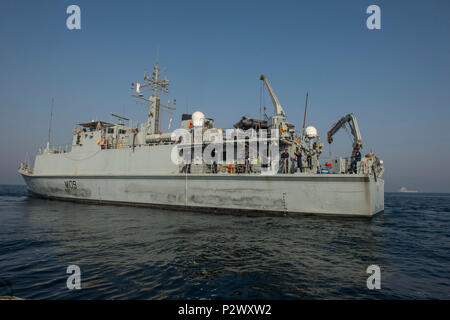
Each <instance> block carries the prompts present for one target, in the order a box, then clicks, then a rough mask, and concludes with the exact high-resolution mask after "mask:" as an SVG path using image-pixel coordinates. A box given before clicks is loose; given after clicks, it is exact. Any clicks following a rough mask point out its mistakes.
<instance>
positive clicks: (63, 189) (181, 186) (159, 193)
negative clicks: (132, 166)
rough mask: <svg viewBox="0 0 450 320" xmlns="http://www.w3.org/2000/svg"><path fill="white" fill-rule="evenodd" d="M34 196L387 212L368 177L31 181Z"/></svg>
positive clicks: (380, 190)
mask: <svg viewBox="0 0 450 320" xmlns="http://www.w3.org/2000/svg"><path fill="white" fill-rule="evenodd" d="M24 177H25V181H26V182H27V185H28V188H29V191H30V192H31V194H33V195H35V196H41V197H46V198H54V199H61V200H70V201H85V202H92V203H110V204H126V205H146V206H156V207H161V208H167V209H176V208H180V209H192V210H198V209H203V210H205V211H214V212H249V213H250V212H253V213H257V212H261V213H270V214H295V213H302V214H305V213H306V214H333V215H353V216H367V217H370V216H372V215H374V214H376V213H378V212H381V211H383V210H384V181H383V180H381V179H378V180H377V181H375V180H374V179H372V178H370V177H367V176H364V175H352V176H348V175H310V174H297V175H289V176H286V175H274V176H261V175H251V174H243V175H236V176H231V175H227V174H217V175H201V174H189V175H183V174H177V175H128V176H124V175H121V176H115V175H104V176H100V175H78V176H75V175H73V176H60V175H53V176H27V175H24Z"/></svg>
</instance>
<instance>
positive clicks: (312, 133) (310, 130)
mask: <svg viewBox="0 0 450 320" xmlns="http://www.w3.org/2000/svg"><path fill="white" fill-rule="evenodd" d="M305 134H306V136H307V137H308V138H310V139H311V138H315V137H317V129H316V128H314V127H313V126H309V127H306V129H305Z"/></svg>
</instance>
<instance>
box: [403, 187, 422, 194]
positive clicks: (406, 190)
mask: <svg viewBox="0 0 450 320" xmlns="http://www.w3.org/2000/svg"><path fill="white" fill-rule="evenodd" d="M398 192H409V193H417V192H418V191H417V190H409V189H408V188H406V187H401V188H400V189H398Z"/></svg>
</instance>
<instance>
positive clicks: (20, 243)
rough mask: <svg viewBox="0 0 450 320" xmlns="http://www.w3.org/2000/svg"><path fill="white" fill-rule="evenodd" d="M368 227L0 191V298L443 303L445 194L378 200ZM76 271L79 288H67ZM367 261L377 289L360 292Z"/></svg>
mask: <svg viewBox="0 0 450 320" xmlns="http://www.w3.org/2000/svg"><path fill="white" fill-rule="evenodd" d="M385 207H386V208H385V212H384V213H382V214H379V215H377V216H376V217H375V218H373V219H372V220H354V219H342V218H340V219H338V218H320V217H301V218H298V217H297V218H292V217H248V216H230V215H217V214H205V213H192V212H179V211H177V212H172V211H163V210H155V209H147V208H132V207H116V206H94V205H83V204H75V203H69V202H58V201H49V200H40V199H31V198H28V197H27V193H26V189H25V187H23V186H0V296H1V295H15V296H18V297H21V298H28V299H203V298H205V299H332V298H337V299H352V298H357V299H366V298H369V299H450V194H420V193H419V194H401V193H386V197H385ZM69 265H77V266H79V267H80V269H81V287H82V288H81V289H80V290H69V289H68V288H67V286H66V282H67V278H68V277H69V276H70V274H67V267H68V266H69ZM369 265H378V266H379V267H380V269H381V289H380V290H369V289H368V288H367V285H366V280H367V278H368V277H369V274H367V273H366V269H367V267H368V266H369Z"/></svg>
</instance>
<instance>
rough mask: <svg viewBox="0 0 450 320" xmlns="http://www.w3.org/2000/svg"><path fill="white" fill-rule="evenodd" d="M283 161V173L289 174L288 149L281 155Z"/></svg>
mask: <svg viewBox="0 0 450 320" xmlns="http://www.w3.org/2000/svg"><path fill="white" fill-rule="evenodd" d="M281 161H282V165H283V168H282V173H288V169H289V152H288V149H285V150H284V152H283V153H282V154H281Z"/></svg>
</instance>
